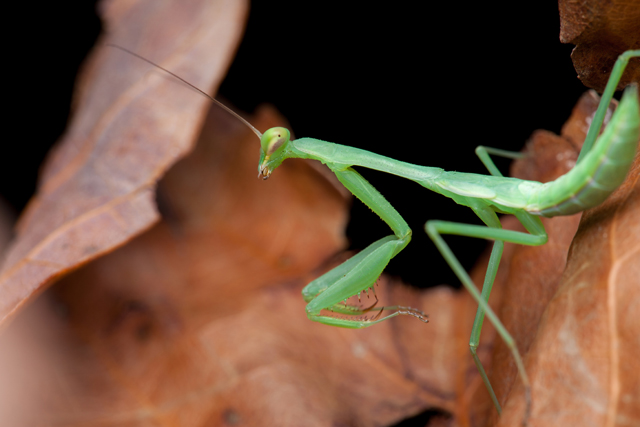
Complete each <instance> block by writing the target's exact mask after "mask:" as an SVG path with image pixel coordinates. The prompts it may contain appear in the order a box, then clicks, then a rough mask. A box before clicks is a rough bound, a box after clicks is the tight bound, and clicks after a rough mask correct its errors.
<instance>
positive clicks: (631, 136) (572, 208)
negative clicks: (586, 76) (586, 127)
mask: <svg viewBox="0 0 640 427" xmlns="http://www.w3.org/2000/svg"><path fill="white" fill-rule="evenodd" d="M639 137H640V112H639V111H638V89H637V86H631V87H629V88H628V89H627V90H625V92H624V96H623V98H622V100H621V101H620V105H619V106H618V108H617V110H616V112H615V113H614V115H613V117H612V118H611V121H610V122H609V124H608V125H607V127H606V128H605V130H604V132H603V133H602V135H601V136H600V137H599V138H598V141H597V143H596V145H595V146H594V147H593V149H592V150H591V151H590V152H589V153H588V154H587V155H586V156H585V157H584V159H583V160H582V161H580V162H579V163H578V164H577V165H576V166H575V167H574V168H573V169H572V170H571V171H569V172H568V173H566V174H564V175H563V176H561V177H560V178H558V179H556V180H555V181H552V182H549V183H546V184H543V185H542V186H540V187H539V188H537V189H535V190H534V193H533V194H532V195H531V197H530V199H529V200H530V203H529V205H528V206H527V207H525V210H527V211H528V212H530V213H533V214H536V215H542V216H545V217H552V216H557V215H571V214H574V213H578V212H581V211H583V210H585V209H589V208H592V207H594V206H597V205H599V204H600V203H602V202H603V201H604V200H605V199H606V198H607V197H608V196H609V194H611V193H612V192H613V190H615V189H616V188H617V187H618V186H619V185H620V184H622V182H623V181H624V179H625V177H626V176H627V173H628V172H629V168H630V167H631V164H632V163H633V158H634V154H635V152H636V148H637V146H638V139H639Z"/></svg>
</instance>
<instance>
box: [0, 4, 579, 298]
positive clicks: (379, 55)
mask: <svg viewBox="0 0 640 427" xmlns="http://www.w3.org/2000/svg"><path fill="white" fill-rule="evenodd" d="M468 3H469V4H471V2H468ZM535 3H540V4H534V3H532V4H526V5H525V4H522V5H520V4H518V5H517V6H516V5H514V4H510V5H508V6H506V7H505V6H500V5H492V4H489V3H487V2H480V3H478V4H477V5H471V6H467V5H463V4H461V3H459V2H449V3H448V4H444V5H430V9H428V10H426V11H425V9H424V7H422V6H417V5H418V4H419V3H418V2H413V4H415V5H416V6H415V8H414V7H411V6H405V5H404V3H402V4H401V3H398V5H397V6H396V5H394V3H393V2H389V3H387V4H386V6H385V7H372V6H369V5H366V6H363V7H362V8H357V7H355V4H356V3H351V2H345V1H340V2H331V1H323V2H315V3H314V2H303V1H288V2H275V1H268V2H267V1H259V2H254V4H253V5H252V11H251V14H250V18H249V22H248V25H247V31H246V36H245V38H244V40H243V42H242V44H241V46H240V48H239V51H238V55H237V58H236V60H235V62H234V64H233V65H232V67H231V69H230V71H229V74H228V77H227V78H226V80H225V82H224V83H223V85H222V87H221V88H220V94H221V96H223V97H224V99H225V100H227V101H228V102H230V103H231V104H232V105H234V106H235V107H236V108H237V109H239V110H243V111H247V112H251V111H253V110H254V109H255V108H256V106H257V105H259V104H261V103H271V104H274V105H276V107H277V108H278V109H279V110H280V111H281V112H282V113H283V114H284V115H285V116H286V117H287V118H288V119H289V121H290V123H291V126H292V128H293V132H294V133H295V134H296V135H297V136H298V137H301V136H309V137H315V138H319V139H324V140H327V141H332V142H336V143H340V144H345V145H352V146H357V147H361V148H365V149H367V150H370V151H374V152H377V153H380V154H384V155H387V156H390V157H394V158H397V159H400V160H404V161H409V162H413V163H418V164H423V165H428V166H438V167H442V168H445V169H447V170H458V171H465V172H478V173H486V172H485V170H484V169H483V166H482V164H481V163H480V161H479V160H478V159H477V158H476V156H475V154H474V152H473V150H474V148H475V146H477V145H479V144H484V145H489V146H494V147H500V148H504V149H511V150H520V148H521V147H522V146H523V145H524V143H525V142H526V140H527V138H528V137H529V136H530V135H531V133H532V131H534V130H535V129H548V130H551V131H554V132H559V130H560V127H561V126H562V123H563V122H564V121H565V120H566V118H567V117H568V116H569V114H570V112H571V108H572V106H573V105H574V104H575V102H576V100H577V99H578V97H579V96H580V94H581V93H582V92H583V91H584V90H586V88H585V87H584V86H583V85H582V84H581V83H580V81H579V80H578V79H577V78H576V73H575V70H574V69H573V66H572V63H571V59H570V57H569V55H570V52H571V49H572V46H569V45H562V44H561V43H560V42H559V40H558V38H559V17H558V10H557V3H556V2H553V1H547V2H535ZM505 4H508V3H505ZM345 5H347V6H346V7H345ZM13 7H14V9H10V10H7V12H6V15H5V16H7V17H10V18H11V19H10V20H8V21H7V22H10V21H12V20H15V21H16V23H17V25H18V26H19V28H20V29H19V31H16V32H13V33H12V34H11V36H10V37H9V38H8V42H7V52H8V55H6V56H5V58H6V59H5V61H6V62H5V67H4V68H5V76H6V77H5V79H4V80H5V81H4V86H5V91H3V92H4V94H5V95H8V96H7V97H6V98H5V103H6V105H7V106H8V107H9V108H8V110H9V112H8V113H5V116H4V117H6V118H7V119H6V120H4V123H5V124H6V129H7V130H8V133H7V135H5V137H4V142H3V151H2V153H3V155H2V167H1V168H0V169H1V173H2V176H1V177H0V185H1V187H0V194H1V195H2V196H3V197H4V198H5V199H6V200H7V201H8V203H9V204H10V205H11V206H13V207H14V209H15V210H16V211H17V212H19V211H20V210H21V209H22V208H23V207H24V205H25V203H26V202H27V201H28V199H29V198H30V197H31V195H32V194H33V192H34V190H35V185H36V178H37V172H38V168H39V165H40V164H41V162H42V160H43V158H44V156H45V155H46V152H47V150H48V149H49V147H50V146H51V145H52V144H53V143H54V142H55V141H56V140H57V139H58V138H59V137H60V136H61V134H62V132H63V131H64V127H65V126H66V120H67V115H68V112H69V105H70V100H71V94H72V90H73V86H72V85H73V81H74V78H75V73H76V72H77V69H78V66H79V65H80V63H81V62H82V60H83V58H84V56H85V55H86V54H87V52H88V50H89V49H90V48H91V46H92V45H93V43H94V42H95V38H96V37H97V34H98V32H99V30H100V27H99V25H100V23H99V20H98V18H97V17H96V15H95V6H94V5H93V4H92V3H91V2H88V1H76V2H40V4H38V3H28V4H26V5H23V6H13ZM20 8H22V9H20ZM256 158H257V153H256ZM498 165H499V166H500V167H501V168H502V169H503V171H506V168H507V167H508V162H499V163H498ZM363 174H364V175H365V176H366V177H367V178H368V179H369V180H370V181H371V183H372V184H373V185H374V186H376V187H377V188H378V189H379V190H380V191H381V192H382V193H383V194H384V195H385V196H386V197H387V198H388V199H389V201H390V202H391V203H392V204H393V205H394V206H395V207H396V208H397V209H398V211H399V212H400V213H401V214H402V215H403V216H404V217H405V219H406V220H407V221H408V222H409V225H410V226H411V227H412V228H413V230H414V240H413V242H412V243H411V245H409V247H408V248H407V249H406V250H405V251H404V252H403V253H402V254H400V255H399V256H398V257H397V258H395V259H394V260H393V261H392V262H391V264H390V265H389V268H388V270H387V271H388V272H390V273H392V274H395V275H401V276H402V277H403V279H404V280H405V281H407V282H410V283H411V284H413V285H415V286H420V287H425V286H433V285H438V284H441V283H451V284H454V285H455V284H456V283H457V280H456V279H455V277H454V276H453V274H452V273H451V272H450V271H449V269H448V267H446V266H445V265H444V262H443V260H442V259H441V257H440V255H439V253H438V252H437V250H436V249H435V248H434V246H433V244H432V243H431V242H430V240H429V239H428V238H427V236H426V234H425V233H424V231H423V225H424V223H425V221H426V220H428V219H435V218H439V219H447V220H452V221H464V222H472V223H477V222H478V220H477V219H476V218H475V217H474V216H473V214H471V212H470V211H469V210H468V209H465V208H462V207H459V206H457V205H455V204H454V203H453V202H451V201H449V200H447V199H443V198H442V197H440V196H437V195H434V194H431V193H429V192H428V191H427V190H425V189H423V188H422V187H420V186H418V185H417V184H413V183H411V182H405V181H403V180H402V179H399V178H396V177H393V176H388V175H383V174H379V173H376V172H368V171H364V172H363ZM347 231H348V235H349V238H350V239H351V242H352V248H354V249H361V248H363V247H365V246H366V245H368V244H369V243H371V242H373V241H375V240H376V239H377V238H379V237H382V236H384V235H386V234H389V229H388V227H386V225H385V224H384V223H382V222H381V221H380V220H379V218H378V217H377V216H375V215H374V214H373V213H371V212H370V211H369V210H368V209H367V208H366V207H365V206H364V205H362V204H361V203H359V202H355V203H354V205H353V208H352V220H351V222H350V225H349V227H348V230H347ZM447 240H448V241H449V242H451V244H452V247H453V249H454V252H456V253H457V254H458V255H459V257H460V259H461V261H462V262H463V264H464V265H465V267H467V268H469V267H471V266H472V265H473V262H474V259H475V258H476V257H477V255H478V253H479V252H480V251H482V249H483V248H484V247H485V245H486V243H485V242H483V241H480V240H474V239H469V238H456V237H447Z"/></svg>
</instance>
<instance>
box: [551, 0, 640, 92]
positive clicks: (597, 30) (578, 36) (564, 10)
mask: <svg viewBox="0 0 640 427" xmlns="http://www.w3.org/2000/svg"><path fill="white" fill-rule="evenodd" d="M559 8H560V41H561V42H562V43H572V44H575V45H576V47H575V49H574V50H573V52H572V53H571V59H572V60H573V65H574V67H575V68H576V71H577V72H578V77H579V78H580V80H582V83H584V84H585V86H587V87H590V88H592V89H595V90H597V91H598V92H602V91H604V87H605V86H606V84H607V80H608V79H609V74H610V73H611V69H612V68H613V64H614V62H615V61H616V59H617V58H618V55H620V54H621V53H622V52H624V51H626V50H629V49H640V0H613V1H607V2H603V1H599V0H590V1H586V2H585V1H581V2H576V1H569V0H561V1H560V2H559ZM632 81H635V82H637V81H640V60H639V59H638V58H635V59H632V60H631V61H630V62H629V65H628V66H627V70H626V72H625V74H624V77H623V78H622V80H621V81H620V84H619V85H618V89H619V90H622V89H624V88H625V87H626V86H627V85H629V83H631V82H632Z"/></svg>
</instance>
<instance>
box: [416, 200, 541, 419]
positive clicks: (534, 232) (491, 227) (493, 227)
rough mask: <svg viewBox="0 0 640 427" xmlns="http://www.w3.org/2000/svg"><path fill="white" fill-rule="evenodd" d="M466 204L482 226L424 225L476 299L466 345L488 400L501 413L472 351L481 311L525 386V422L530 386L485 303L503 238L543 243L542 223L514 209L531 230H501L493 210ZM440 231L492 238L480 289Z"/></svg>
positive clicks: (505, 334)
mask: <svg viewBox="0 0 640 427" xmlns="http://www.w3.org/2000/svg"><path fill="white" fill-rule="evenodd" d="M470 205H471V208H472V209H473V210H474V212H475V213H476V214H477V215H478V216H479V217H480V219H481V220H482V221H483V222H484V223H485V224H486V225H487V226H486V227H485V226H481V225H471V224H460V223H453V222H448V221H428V222H427V223H426V225H425V229H426V231H427V234H428V235H429V237H430V238H431V239H432V240H433V242H434V243H435V245H436V247H437V248H438V250H439V251H440V253H441V254H442V256H443V257H444V258H445V260H446V261H447V263H448V264H449V266H450V267H451V269H452V270H453V271H454V273H455V274H456V276H458V279H460V281H461V282H462V284H463V286H464V287H465V288H466V289H467V290H468V291H469V292H470V293H471V295H472V296H473V298H474V299H475V300H476V302H477V303H478V306H479V307H478V311H477V312H476V317H475V320H474V322H473V329H472V332H471V337H470V338H469V348H470V351H471V354H472V356H473V359H474V362H475V364H476V366H477V368H478V371H479V372H480V376H481V377H482V381H483V382H484V384H485V386H486V387H487V390H488V392H489V395H490V397H491V400H492V401H493V403H494V405H495V407H496V409H497V410H498V413H501V411H502V410H501V407H500V403H499V402H498V398H497V397H496V395H495V392H494V391H493V387H492V386H491V383H490V381H489V378H488V376H487V374H486V372H485V370H484V368H483V366H482V363H481V362H480V359H479V357H478V355H477V352H476V350H477V348H478V344H479V341H480V332H481V330H482V323H483V321H484V317H485V315H486V316H487V317H488V318H489V320H490V321H491V323H492V324H493V325H494V327H495V328H496V330H497V332H498V334H499V335H500V337H501V338H502V339H503V341H504V342H505V344H506V345H507V347H508V348H509V350H510V351H511V354H512V355H513V358H514V360H515V362H516V366H517V368H518V373H519V374H520V377H521V379H522V383H523V385H524V387H525V399H526V409H525V416H524V421H525V422H526V420H527V419H528V418H529V414H530V411H531V386H530V383H529V378H528V376H527V373H526V371H525V369H524V364H523V362H522V357H521V356H520V352H519V351H518V348H517V346H516V343H515V341H514V339H513V337H512V336H511V334H509V332H508V331H507V330H506V328H505V327H504V325H503V324H502V322H501V321H500V319H498V317H497V315H496V314H495V312H494V311H493V310H492V309H491V307H489V304H488V301H489V296H490V294H491V289H492V287H493V282H494V280H495V277H496V273H497V271H498V266H499V264H500V258H501V257H502V250H503V248H504V242H512V243H518V244H523V245H532V246H538V245H542V244H544V243H545V242H546V241H547V234H546V232H545V231H544V226H543V225H542V222H541V221H540V219H539V218H537V217H534V216H532V215H529V214H527V213H517V214H515V215H516V217H517V218H518V219H519V220H520V222H522V224H523V225H524V226H525V228H526V229H527V231H529V233H531V234H528V233H523V232H518V231H511V230H503V229H502V226H501V224H500V220H499V219H498V217H497V215H496V214H495V212H494V211H493V210H491V209H490V208H488V207H485V206H480V205H478V206H474V204H473V203H470ZM442 234H457V235H461V236H468V237H476V238H482V239H489V240H495V243H494V246H493V249H492V252H491V257H490V259H489V265H488V267H487V272H486V275H485V279H484V284H483V287H482V293H480V292H479V291H478V289H477V288H476V286H475V285H474V284H473V281H472V280H471V278H470V277H469V275H468V274H467V272H466V271H465V270H464V268H463V267H462V265H461V264H460V262H459V261H458V259H457V258H456V256H455V255H454V254H453V252H452V251H451V249H450V248H449V246H448V245H447V244H446V242H445V241H444V239H443V238H442V236H441V235H442Z"/></svg>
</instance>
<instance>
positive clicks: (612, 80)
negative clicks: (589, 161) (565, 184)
mask: <svg viewBox="0 0 640 427" xmlns="http://www.w3.org/2000/svg"><path fill="white" fill-rule="evenodd" d="M638 56H640V49H638V50H628V51H626V52H624V53H622V54H621V55H620V56H618V59H617V60H616V62H615V64H613V69H612V70H611V74H610V75H609V80H608V81H607V85H606V86H605V88H604V92H602V96H601V97H600V103H599V104H598V109H597V110H596V113H595V114H594V115H593V119H592V120H591V126H589V130H588V131H587V136H586V137H585V138H584V144H582V149H581V150H580V154H579V155H578V160H577V161H576V163H580V162H581V161H582V159H583V158H584V156H586V155H587V154H588V153H589V152H590V151H591V148H592V147H593V144H594V143H595V142H596V138H597V137H598V134H599V133H600V129H601V128H602V125H603V124H604V116H605V114H606V113H607V109H608V108H609V104H610V103H611V100H612V99H613V93H614V92H615V91H616V88H617V87H618V83H619V82H620V79H621V78H622V74H624V69H625V68H626V67H627V64H628V63H629V59H631V58H634V57H638Z"/></svg>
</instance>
